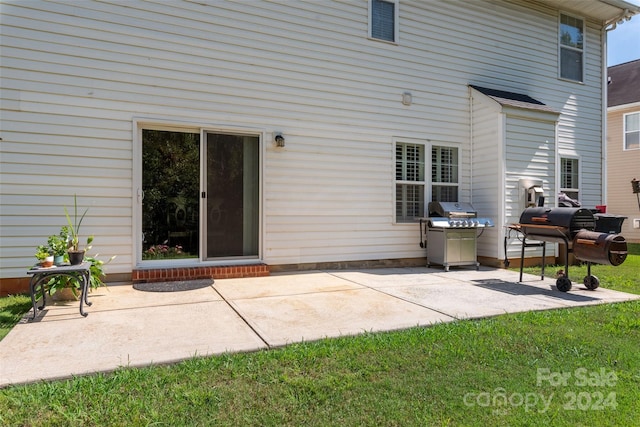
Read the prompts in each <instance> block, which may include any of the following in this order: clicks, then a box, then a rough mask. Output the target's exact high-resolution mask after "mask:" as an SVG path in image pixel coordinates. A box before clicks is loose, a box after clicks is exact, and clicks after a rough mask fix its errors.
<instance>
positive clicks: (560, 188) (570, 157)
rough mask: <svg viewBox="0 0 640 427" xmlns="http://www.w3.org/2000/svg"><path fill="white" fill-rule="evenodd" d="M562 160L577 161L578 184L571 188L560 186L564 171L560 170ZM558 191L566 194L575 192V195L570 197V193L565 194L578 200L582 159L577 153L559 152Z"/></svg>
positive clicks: (580, 191)
mask: <svg viewBox="0 0 640 427" xmlns="http://www.w3.org/2000/svg"><path fill="white" fill-rule="evenodd" d="M563 160H575V161H577V162H578V172H577V173H578V176H577V178H576V179H577V181H578V186H577V187H573V188H569V187H563V186H562V181H563V179H562V178H563V173H564V171H563V170H562V161H563ZM558 192H560V193H565V194H567V192H571V193H577V197H572V195H571V194H567V196H569V197H571V198H572V199H575V200H578V201H580V199H581V198H582V159H581V158H580V156H579V155H575V154H560V156H559V159H558Z"/></svg>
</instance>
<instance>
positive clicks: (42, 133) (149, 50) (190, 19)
mask: <svg viewBox="0 0 640 427" xmlns="http://www.w3.org/2000/svg"><path fill="white" fill-rule="evenodd" d="M0 7H1V8H2V10H1V15H2V18H1V19H2V85H1V87H2V97H1V102H2V143H1V144H0V145H1V147H2V171H1V174H2V191H1V197H2V206H1V212H0V218H1V221H0V222H1V224H0V231H1V234H2V243H0V260H1V264H2V272H1V273H0V278H5V277H21V276H24V268H25V266H28V265H29V264H31V263H32V262H33V256H32V254H33V252H34V248H35V247H36V246H37V245H38V244H40V243H42V241H43V239H44V238H46V236H48V235H50V234H54V233H56V232H57V231H58V229H59V226H60V225H64V224H65V218H64V212H63V209H62V206H65V205H66V206H71V205H72V203H73V194H77V196H78V201H79V203H80V205H81V206H89V207H90V210H89V213H88V215H87V218H86V219H85V223H84V224H83V229H84V232H86V233H90V234H94V235H96V241H95V243H94V252H99V253H100V254H104V255H105V256H110V255H113V254H116V255H117V258H116V259H115V260H114V261H113V262H112V263H111V264H110V266H109V268H108V271H109V272H110V273H126V272H130V271H131V269H132V268H135V266H136V262H137V261H136V256H135V255H134V248H135V241H136V240H135V233H137V232H138V231H139V230H137V229H136V226H135V222H136V218H137V215H138V210H139V205H138V201H137V196H136V194H137V193H136V192H137V188H135V184H136V182H135V174H136V170H137V169H138V168H139V165H137V164H136V162H137V159H136V158H135V156H134V152H135V150H136V149H137V147H135V146H134V145H135V144H136V143H138V142H139V141H138V139H137V137H136V135H137V132H138V129H136V128H135V124H136V123H138V122H140V123H144V122H147V121H148V122H153V123H158V122H165V123H167V124H172V125H176V124H182V125H184V126H190V127H197V128H201V129H208V130H218V129H236V128H237V129H245V130H246V129H253V130H254V131H255V132H256V133H257V134H259V135H261V138H262V142H261V144H262V148H261V150H262V174H263V176H262V183H263V186H262V195H261V199H262V218H261V221H262V232H261V259H262V260H263V261H264V262H265V263H267V264H270V265H280V264H297V263H313V262H333V261H338V262H339V261H348V260H367V259H396V258H415V257H424V256H425V251H424V250H423V249H421V248H420V247H419V246H418V238H417V234H418V225H417V224H396V223H394V173H393V169H394V153H393V144H394V141H397V140H401V139H403V138H408V139H412V140H421V141H425V142H429V143H439V142H441V143H443V144H449V145H454V146H458V147H460V151H461V159H462V164H461V170H462V171H463V173H462V176H461V178H462V182H461V183H460V199H461V201H475V198H474V195H473V193H472V189H476V188H480V187H479V186H478V184H477V183H476V182H475V181H476V180H477V179H476V177H474V176H472V175H471V173H472V169H471V168H470V166H471V145H470V123H471V118H470V106H469V94H468V85H469V84H476V85H480V86H484V87H494V88H498V89H502V90H509V91H514V92H518V93H527V94H529V95H530V96H532V97H533V98H536V99H540V100H542V101H543V102H545V103H546V104H547V105H549V106H551V107H553V108H555V109H557V110H559V111H561V112H562V114H561V117H560V122H559V125H558V129H559V133H558V141H557V144H558V147H559V148H564V149H568V150H575V151H579V152H580V154H581V155H582V157H581V158H582V159H584V163H583V176H584V181H583V185H584V192H583V193H582V203H583V205H585V206H589V205H595V204H600V203H601V198H602V192H603V188H602V180H601V178H600V172H601V167H600V159H601V130H602V129H601V99H602V94H601V77H602V75H601V72H602V70H601V56H602V46H601V28H600V25H599V24H598V23H595V22H591V21H587V28H586V61H585V81H584V84H577V83H573V82H567V81H562V80H559V79H558V77H557V76H558V71H557V66H558V65H557V64H558V52H557V50H558V49H557V26H558V10H555V9H553V8H550V7H547V6H543V5H540V4H539V3H537V2H526V1H497V0H478V1H474V2H466V1H447V2H424V1H404V0H403V1H400V3H399V7H400V10H399V41H398V43H397V44H391V43H384V42H379V41H376V40H371V39H368V38H367V16H368V10H367V7H368V2H366V1H349V2H338V1H336V2H329V1H322V2H317V1H298V2H290V1H274V2H215V3H207V2H177V1H176V2H138V1H131V2H119V3H104V2H89V1H85V2H75V1H53V2H44V1H30V2H21V1H3V2H2V4H1V5H0ZM406 91H408V92H411V94H412V96H413V103H412V104H411V105H410V106H406V105H403V104H402V103H401V95H402V93H403V92H406ZM274 132H282V133H283V134H284V135H285V137H286V147H285V148H284V149H276V148H275V147H274V146H273V145H272V143H271V141H272V138H273V134H274ZM487 141H488V140H487ZM524 142H525V143H526V141H524ZM498 161H499V159H493V158H488V159H484V162H486V164H488V165H491V166H495V167H496V168H497V167H498V166H499V165H498ZM482 162H483V161H482V160H481V159H477V160H476V164H481V163H482ZM483 166H484V167H485V168H486V167H487V166H486V165H483ZM480 169H481V167H476V170H478V171H479V170H480ZM547 180H548V182H549V185H552V186H554V185H555V180H554V178H553V177H547ZM495 197H496V199H495V201H494V202H493V203H494V205H498V206H499V205H500V204H501V203H502V202H501V200H502V198H501V196H500V195H496V196H495ZM478 201H479V202H480V203H481V205H482V206H483V209H484V206H489V205H490V204H491V201H490V200H488V199H484V200H480V199H479V200H478ZM500 209H502V207H500V208H499V209H496V208H495V207H493V208H491V211H492V212H493V211H499V210H500ZM481 214H484V212H481ZM487 250H489V249H487ZM483 251H485V249H484V248H481V251H480V253H479V255H483V253H482V252H483ZM492 253H493V252H492V250H489V254H492Z"/></svg>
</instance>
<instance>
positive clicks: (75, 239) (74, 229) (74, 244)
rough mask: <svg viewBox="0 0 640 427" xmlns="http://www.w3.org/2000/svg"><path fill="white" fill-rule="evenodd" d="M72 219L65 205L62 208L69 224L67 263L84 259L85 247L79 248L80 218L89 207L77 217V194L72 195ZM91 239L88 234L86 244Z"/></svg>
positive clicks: (76, 262) (74, 263) (74, 262)
mask: <svg viewBox="0 0 640 427" xmlns="http://www.w3.org/2000/svg"><path fill="white" fill-rule="evenodd" d="M73 208H74V211H73V221H72V220H71V215H69V211H68V210H67V208H66V206H65V208H64V213H65V216H66V217H67V223H68V224H69V227H68V232H69V237H70V241H69V247H68V249H67V253H68V254H69V263H70V264H71V265H77V264H81V263H82V261H83V260H84V253H85V251H86V249H81V248H80V237H79V233H80V226H81V225H82V220H83V219H84V216H85V215H86V214H87V211H88V210H89V208H87V209H85V210H84V212H83V213H82V215H81V216H80V218H78V199H77V196H76V195H75V194H74V195H73ZM92 241H93V236H89V237H88V238H87V246H88V245H90V244H91V242H92Z"/></svg>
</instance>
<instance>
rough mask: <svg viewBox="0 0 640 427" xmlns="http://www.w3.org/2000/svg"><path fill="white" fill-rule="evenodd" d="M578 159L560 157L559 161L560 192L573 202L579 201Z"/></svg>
mask: <svg viewBox="0 0 640 427" xmlns="http://www.w3.org/2000/svg"><path fill="white" fill-rule="evenodd" d="M578 180H579V162H578V159H572V158H567V157H562V158H561V159H560V192H561V193H564V194H566V195H567V196H569V197H570V198H571V199H573V200H580V184H579V181H578Z"/></svg>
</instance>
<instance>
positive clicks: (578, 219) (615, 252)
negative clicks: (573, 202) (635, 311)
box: [511, 207, 627, 292]
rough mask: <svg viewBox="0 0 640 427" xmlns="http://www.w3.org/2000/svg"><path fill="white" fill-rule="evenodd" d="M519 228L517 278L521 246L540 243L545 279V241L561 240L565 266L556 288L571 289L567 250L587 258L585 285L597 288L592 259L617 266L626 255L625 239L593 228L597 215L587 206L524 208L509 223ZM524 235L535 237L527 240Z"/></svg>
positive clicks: (523, 247)
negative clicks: (519, 247)
mask: <svg viewBox="0 0 640 427" xmlns="http://www.w3.org/2000/svg"><path fill="white" fill-rule="evenodd" d="M511 228H512V229H515V230H517V231H519V232H521V233H522V234H523V235H524V237H523V239H522V251H521V255H520V281H521V282H522V269H523V266H524V249H525V248H526V247H530V246H542V277H541V279H544V265H545V255H546V254H545V250H546V242H554V243H562V244H564V250H565V258H564V259H565V269H564V271H563V274H561V275H559V277H558V279H557V280H556V286H557V287H558V290H560V291H562V292H567V291H568V290H570V289H571V280H569V253H571V252H572V253H573V255H574V257H575V258H576V259H578V260H581V261H586V262H587V276H586V277H585V278H584V285H585V286H586V287H587V289H591V290H593V289H596V288H597V287H598V286H599V285H600V282H599V280H598V278H597V277H596V276H592V275H591V263H592V262H593V263H597V264H608V265H613V266H618V265H620V264H622V263H623V262H624V260H625V259H626V258H627V242H626V241H625V239H624V237H622V236H620V235H618V234H610V233H600V232H597V231H594V230H595V229H596V219H595V217H594V215H593V213H591V211H590V210H588V209H583V208H544V207H537V208H527V209H525V210H524V211H523V212H522V214H521V215H520V223H519V224H515V225H513V226H512V227H511ZM527 239H530V240H533V241H536V242H535V243H527Z"/></svg>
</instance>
